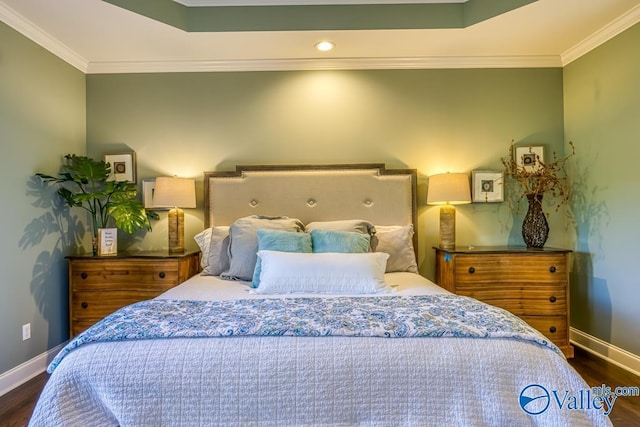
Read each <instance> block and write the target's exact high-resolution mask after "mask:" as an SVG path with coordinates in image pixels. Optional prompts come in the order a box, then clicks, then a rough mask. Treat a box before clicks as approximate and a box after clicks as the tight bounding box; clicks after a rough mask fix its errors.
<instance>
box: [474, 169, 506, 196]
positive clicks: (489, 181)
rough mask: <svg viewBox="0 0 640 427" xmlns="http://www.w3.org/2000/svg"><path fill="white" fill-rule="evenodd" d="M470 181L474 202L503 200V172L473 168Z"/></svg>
mask: <svg viewBox="0 0 640 427" xmlns="http://www.w3.org/2000/svg"><path fill="white" fill-rule="evenodd" d="M471 181H472V184H471V185H472V190H473V199H472V201H473V202H474V203H499V202H504V172H500V171H486V170H475V171H473V172H471Z"/></svg>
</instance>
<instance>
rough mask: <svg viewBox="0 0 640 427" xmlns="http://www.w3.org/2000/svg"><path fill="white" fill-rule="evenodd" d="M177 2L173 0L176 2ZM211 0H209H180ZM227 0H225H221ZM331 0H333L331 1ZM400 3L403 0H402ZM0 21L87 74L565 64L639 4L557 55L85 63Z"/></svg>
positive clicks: (18, 25)
mask: <svg viewBox="0 0 640 427" xmlns="http://www.w3.org/2000/svg"><path fill="white" fill-rule="evenodd" d="M176 1H177V0H176ZM181 1H209V0H181ZM222 1H226V0H222ZM329 1H331V0H329ZM400 1H402V0H400ZM0 21H2V22H4V23H6V24H7V25H9V26H10V27H11V28H13V29H14V30H16V31H18V32H19V33H21V34H22V35H24V36H25V37H27V38H29V39H30V40H32V41H33V42H35V43H37V44H38V45H40V46H42V47H43V48H45V49H47V50H48V51H49V52H51V53H53V54H54V55H56V56H58V57H59V58H61V59H62V60H64V61H66V62H67V63H69V64H70V65H72V66H74V67H75V68H77V69H78V70H80V71H82V72H84V73H86V74H104V73H147V72H155V73H160V72H207V71H210V72H217V71H220V72H225V71H229V72H231V71H286V70H347V69H353V70H364V69H374V70H375V69H435V68H440V69H445V68H527V67H532V68H541V67H563V66H565V65H567V64H569V63H571V62H572V61H574V60H576V59H577V58H579V57H581V56H582V55H584V54H586V53H588V52H589V51H591V50H593V49H595V48H596V47H598V46H600V45H601V44H603V43H605V42H607V41H608V40H610V39H612V38H613V37H615V36H617V35H618V34H620V33H621V32H623V31H625V30H626V29H628V28H630V27H632V26H633V25H635V24H637V23H638V22H640V5H639V6H636V7H635V8H633V9H632V10H630V11H629V12H627V13H626V14H624V15H623V16H621V17H620V18H618V19H616V20H614V21H613V22H611V23H610V24H608V25H606V26H605V27H603V28H602V29H600V30H598V31H597V32H595V33H594V34H592V35H590V36H589V37H587V38H586V39H585V40H584V41H582V42H580V43H578V44H577V45H576V46H574V47H573V48H571V49H568V50H567V51H565V52H564V53H563V54H562V55H560V56H557V57H556V56H504V57H502V56H496V57H422V58H337V59H267V60H215V61H129V62H121V61H113V62H89V61H87V59H85V58H84V57H82V56H81V55H79V54H78V53H76V52H75V51H74V50H72V49H70V48H69V47H68V46H66V45H65V44H64V43H62V42H60V41H59V40H57V39H56V38H55V37H53V36H52V35H50V34H49V33H47V32H46V31H43V30H42V29H40V28H39V27H37V26H36V25H34V24H33V23H32V22H31V21H29V20H28V19H26V18H25V17H24V16H22V15H20V14H18V13H17V12H15V11H14V10H13V9H11V8H9V7H8V6H6V5H5V4H4V3H3V2H1V1H0Z"/></svg>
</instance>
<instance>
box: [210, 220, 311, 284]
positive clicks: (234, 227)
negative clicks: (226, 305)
mask: <svg viewBox="0 0 640 427" xmlns="http://www.w3.org/2000/svg"><path fill="white" fill-rule="evenodd" d="M261 228H266V229H271V230H284V231H304V224H302V222H300V220H298V219H295V218H288V217H286V216H279V217H268V216H262V215H253V216H248V217H244V218H240V219H237V220H236V221H234V223H233V224H231V227H230V228H229V269H228V270H226V271H224V272H223V273H222V274H221V275H220V277H221V278H223V279H228V280H248V281H251V280H252V279H253V271H254V269H255V267H256V259H257V256H256V253H257V252H258V230H259V229H261Z"/></svg>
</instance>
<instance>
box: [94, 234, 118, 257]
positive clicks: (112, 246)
mask: <svg viewBox="0 0 640 427" xmlns="http://www.w3.org/2000/svg"><path fill="white" fill-rule="evenodd" d="M98 255H99V256H103V255H118V229H117V228H99V229H98Z"/></svg>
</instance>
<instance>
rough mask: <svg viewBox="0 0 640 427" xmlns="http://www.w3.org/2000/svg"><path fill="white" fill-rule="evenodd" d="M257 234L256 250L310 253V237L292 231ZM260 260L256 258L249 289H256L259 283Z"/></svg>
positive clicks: (259, 231)
mask: <svg viewBox="0 0 640 427" xmlns="http://www.w3.org/2000/svg"><path fill="white" fill-rule="evenodd" d="M257 234H258V250H259V251H260V250H271V251H280V252H300V253H311V252H312V247H311V235H309V234H307V233H298V232H294V231H282V230H268V229H260V230H258V232H257ZM261 271H262V260H261V258H260V257H258V259H257V262H256V267H255V269H254V271H253V280H252V281H251V287H252V288H257V287H258V285H259V283H260V273H261Z"/></svg>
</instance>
